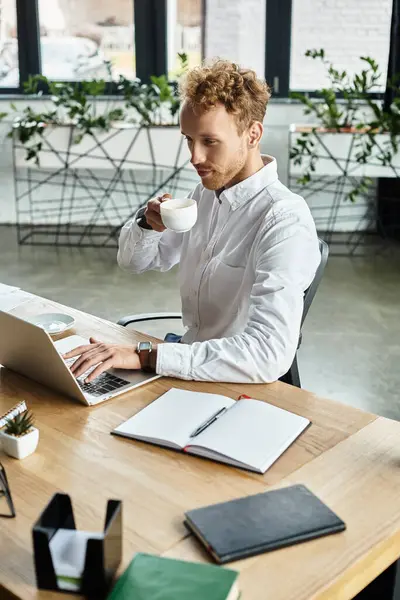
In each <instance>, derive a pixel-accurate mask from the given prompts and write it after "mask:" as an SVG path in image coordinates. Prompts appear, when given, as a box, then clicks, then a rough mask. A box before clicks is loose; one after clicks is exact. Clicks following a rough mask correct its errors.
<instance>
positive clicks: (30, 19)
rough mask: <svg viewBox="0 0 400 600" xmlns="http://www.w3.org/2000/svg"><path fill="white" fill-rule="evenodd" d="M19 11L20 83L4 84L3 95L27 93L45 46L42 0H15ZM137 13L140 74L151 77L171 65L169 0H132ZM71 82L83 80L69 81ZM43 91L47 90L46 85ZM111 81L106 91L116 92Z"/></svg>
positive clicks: (36, 72)
mask: <svg viewBox="0 0 400 600" xmlns="http://www.w3.org/2000/svg"><path fill="white" fill-rule="evenodd" d="M15 2H16V14H17V38H18V68H19V86H18V87H12V88H10V87H0V97H1V96H5V95H13V96H14V95H15V96H17V95H20V94H23V83H24V82H26V81H27V80H28V78H29V75H40V74H41V72H42V65H41V48H40V24H39V6H38V0H15ZM131 2H132V10H133V14H134V31H135V39H134V43H135V57H136V76H137V77H140V78H141V79H142V80H143V81H149V79H150V76H151V75H162V74H164V73H166V69H167V20H166V15H167V0H131ZM69 83H79V81H77V82H69ZM42 91H43V93H45V94H46V92H47V90H46V89H44V87H43V88H42ZM117 93H118V90H117V86H116V84H115V83H114V82H110V83H109V84H108V85H107V86H106V91H105V94H106V95H109V94H112V95H116V94H117Z"/></svg>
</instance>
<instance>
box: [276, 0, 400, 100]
mask: <svg viewBox="0 0 400 600" xmlns="http://www.w3.org/2000/svg"><path fill="white" fill-rule="evenodd" d="M391 12H392V0H380V1H379V2H377V1H376V0H279V2H277V1H276V0H266V19H267V20H266V49H265V58H266V60H265V65H266V68H265V75H266V79H267V81H268V82H269V83H270V85H272V87H273V90H274V95H275V97H283V98H285V97H287V96H288V95H289V92H290V91H308V92H313V91H314V90H316V89H320V88H321V87H323V86H324V85H325V84H326V75H325V70H324V68H323V65H322V63H320V62H319V61H318V60H312V59H311V58H307V57H306V56H305V52H306V50H309V49H310V50H311V49H317V50H318V49H320V48H323V49H324V50H325V56H326V58H327V60H329V62H331V63H333V64H334V66H335V67H336V68H337V69H338V70H341V71H343V70H345V71H347V73H348V74H349V75H350V76H351V75H352V74H353V73H355V72H359V71H360V68H361V65H362V62H361V61H360V58H359V57H360V56H370V57H372V58H373V59H375V60H376V62H377V63H378V64H379V66H380V70H381V73H382V77H381V81H380V91H383V90H384V89H385V84H386V72H387V67H388V59H389V44H390V22H391ZM377 91H379V90H378V89H377Z"/></svg>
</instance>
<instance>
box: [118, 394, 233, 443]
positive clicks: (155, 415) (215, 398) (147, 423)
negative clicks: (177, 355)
mask: <svg viewBox="0 0 400 600" xmlns="http://www.w3.org/2000/svg"><path fill="white" fill-rule="evenodd" d="M233 404H235V400H232V399H231V398H228V397H226V396H220V395H218V394H207V393H202V392H188V391H186V390H180V389H177V388H172V389H170V390H168V392H166V393H165V394H163V395H162V396H160V397H159V398H157V400H154V402H152V403H151V404H149V405H148V406H146V408H144V409H143V410H141V411H140V412H138V413H137V414H136V415H134V416H133V417H131V418H130V419H128V420H127V421H125V422H124V423H121V425H119V426H118V427H117V428H116V429H114V433H117V434H119V435H126V436H127V437H133V438H137V439H144V440H146V441H156V442H157V441H160V442H163V441H164V442H172V443H173V444H174V445H176V446H178V447H179V448H183V447H184V446H186V444H187V443H188V441H189V439H190V434H191V433H192V432H193V431H194V430H195V429H196V427H199V425H201V424H202V423H204V421H206V420H207V419H209V418H210V417H211V416H212V415H213V414H215V413H216V412H217V411H218V410H220V409H221V408H224V407H229V406H232V405H233Z"/></svg>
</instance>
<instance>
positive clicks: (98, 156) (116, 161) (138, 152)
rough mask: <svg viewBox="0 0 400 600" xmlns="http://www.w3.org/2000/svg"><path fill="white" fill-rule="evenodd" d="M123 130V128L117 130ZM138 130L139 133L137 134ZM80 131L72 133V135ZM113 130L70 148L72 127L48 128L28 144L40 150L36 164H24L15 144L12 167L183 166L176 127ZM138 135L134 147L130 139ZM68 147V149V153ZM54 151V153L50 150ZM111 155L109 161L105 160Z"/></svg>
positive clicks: (22, 151)
mask: <svg viewBox="0 0 400 600" xmlns="http://www.w3.org/2000/svg"><path fill="white" fill-rule="evenodd" d="M119 129H122V127H119ZM138 129H139V131H138ZM78 134H79V131H77V130H75V131H74V135H78ZM114 134H115V131H114V130H113V129H110V131H108V132H104V131H95V135H96V140H97V141H98V142H99V143H100V144H102V147H100V146H98V145H97V143H96V140H95V139H94V138H93V137H92V136H89V135H86V136H85V137H84V138H83V139H82V140H81V141H80V142H79V143H78V144H72V145H71V146H70V147H69V141H70V135H71V128H70V127H69V126H67V125H61V126H55V127H53V126H49V127H48V128H47V130H46V132H45V135H44V139H43V140H40V138H39V137H38V136H36V137H33V138H32V140H31V141H30V143H29V144H28V146H29V145H33V144H36V143H37V142H39V141H42V143H43V149H44V150H43V151H41V152H40V153H39V165H36V164H35V162H34V161H33V160H30V161H28V162H27V161H26V148H21V147H20V143H19V142H18V144H17V148H16V149H15V155H14V157H15V166H16V167H17V168H28V167H29V168H30V169H40V168H42V169H62V168H65V166H66V165H68V168H69V169H102V170H105V169H112V170H115V169H116V166H119V167H120V168H121V169H132V168H135V169H139V168H140V169H144V170H148V169H152V163H153V161H154V164H155V165H156V166H157V167H158V168H178V167H181V166H182V165H184V164H185V163H186V162H187V161H188V160H189V159H190V154H189V150H188V147H187V144H186V142H184V141H183V140H182V134H181V132H180V129H179V127H178V126H160V127H156V126H154V127H143V128H140V127H137V126H132V127H129V128H126V129H124V130H123V131H120V132H119V133H118V134H117V135H114ZM136 135H137V138H136V140H135V142H134V144H133V145H131V143H132V140H133V139H134V138H135V136H136ZM68 148H69V150H68ZM51 149H53V150H54V151H51ZM107 155H108V156H110V157H111V158H112V161H110V160H107V159H106V156H107Z"/></svg>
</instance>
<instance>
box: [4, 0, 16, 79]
mask: <svg viewBox="0 0 400 600" xmlns="http://www.w3.org/2000/svg"><path fill="white" fill-rule="evenodd" d="M18 85H19V69H18V37H17V12H16V5H15V0H0V87H2V88H17V87H18Z"/></svg>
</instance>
